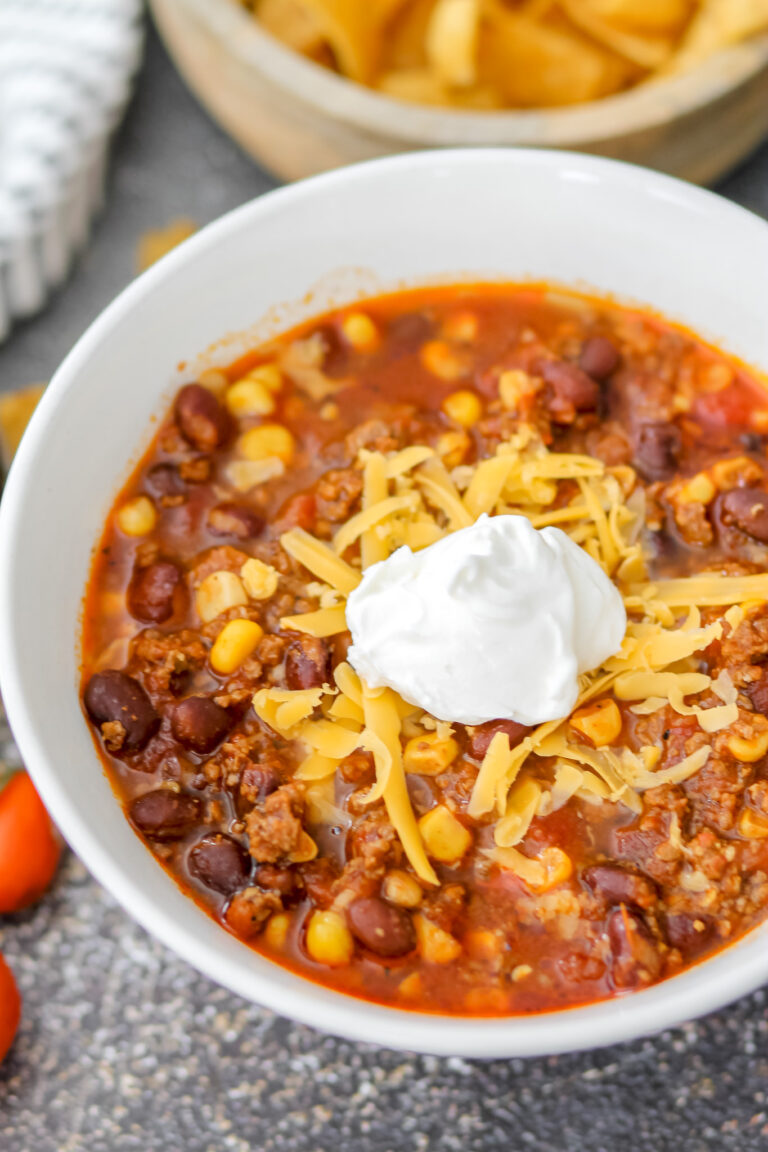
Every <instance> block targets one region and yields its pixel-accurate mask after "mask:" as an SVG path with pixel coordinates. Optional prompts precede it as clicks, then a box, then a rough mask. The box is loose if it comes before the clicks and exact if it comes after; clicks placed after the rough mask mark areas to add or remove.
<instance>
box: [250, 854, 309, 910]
mask: <svg viewBox="0 0 768 1152" xmlns="http://www.w3.org/2000/svg"><path fill="white" fill-rule="evenodd" d="M254 879H255V881H256V883H257V884H258V885H259V887H260V888H267V889H269V890H270V891H271V892H277V893H278V894H279V895H280V897H281V898H282V901H283V903H284V904H290V903H294V902H295V901H296V900H300V899H301V897H302V896H303V895H304V881H303V880H302V878H301V876H300V875H299V873H298V872H297V871H296V869H295V868H280V867H278V865H277V864H260V865H259V867H258V868H257V869H256V872H255V875H254Z"/></svg>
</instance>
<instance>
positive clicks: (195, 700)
mask: <svg viewBox="0 0 768 1152" xmlns="http://www.w3.org/2000/svg"><path fill="white" fill-rule="evenodd" d="M233 723H234V720H233V718H232V717H231V716H230V714H229V712H227V710H226V708H222V707H220V705H218V704H216V703H214V701H213V700H211V699H210V697H209V696H188V697H187V698H186V700H181V701H180V702H179V703H178V704H177V705H176V707H175V708H174V710H173V713H172V714H171V732H172V733H173V735H174V737H175V738H176V740H178V742H179V744H183V745H184V747H185V748H189V749H190V750H191V751H193V752H200V753H205V752H212V751H213V749H214V748H215V747H216V745H217V744H220V743H221V741H222V740H223V739H224V737H225V736H226V735H227V733H228V732H229V730H230V728H231V727H232V725H233Z"/></svg>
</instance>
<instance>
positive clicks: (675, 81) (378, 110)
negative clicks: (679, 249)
mask: <svg viewBox="0 0 768 1152" xmlns="http://www.w3.org/2000/svg"><path fill="white" fill-rule="evenodd" d="M150 6H151V8H152V11H153V14H154V18H155V21H156V23H157V26H158V28H159V30H160V33H161V35H162V36H163V39H164V40H165V43H166V45H167V47H168V50H169V52H170V54H171V56H172V57H173V59H174V61H175V63H176V65H177V67H178V68H179V71H180V72H181V74H182V75H183V77H184V78H185V80H186V81H187V83H188V84H189V86H190V88H191V89H192V91H193V92H194V93H195V94H196V95H197V97H198V98H199V100H200V101H201V103H202V104H203V105H204V106H205V107H206V108H207V110H208V111H209V112H210V114H211V115H212V116H213V117H214V119H215V120H217V121H218V122H219V124H221V126H222V127H223V128H224V129H225V130H226V131H227V132H228V133H229V134H230V135H231V136H233V137H234V139H235V140H237V141H238V143H239V144H240V145H241V146H242V147H243V148H244V149H245V150H246V151H247V152H249V153H250V154H251V155H252V156H254V157H255V158H256V159H257V160H259V161H260V162H261V163H262V164H264V165H265V166H266V167H267V168H269V169H271V170H272V171H273V172H275V173H276V174H277V175H278V176H280V177H282V178H284V179H286V180H295V179H297V178H299V177H302V176H309V175H311V174H313V173H315V172H322V171H326V170H327V169H330V168H336V167H338V166H339V165H342V164H350V163H353V162H355V161H358V160H368V159H371V158H373V157H375V156H383V155H387V154H390V153H393V152H404V151H409V150H412V149H420V148H437V147H446V146H469V147H471V146H488V145H507V146H513V145H516V146H520V147H546V148H569V149H574V150H578V151H581V152H594V153H597V154H599V155H602V156H611V157H614V158H615V159H618V160H627V161H630V162H632V163H636V164H645V165H647V166H648V167H651V168H657V169H660V170H661V171H664V172H670V173H672V174H673V175H675V176H681V177H683V178H684V179H686V180H691V181H693V182H695V183H699V184H707V183H711V182H712V181H714V180H716V179H717V178H718V177H719V176H721V175H722V174H723V173H724V172H727V171H728V170H729V169H730V168H732V167H734V165H736V164H737V163H738V162H739V161H740V160H741V159H743V157H744V156H746V155H747V153H749V152H750V151H751V150H752V149H753V148H755V147H756V146H757V145H758V144H759V143H760V141H761V140H762V139H763V138H764V137H765V136H766V135H768V35H766V36H761V37H758V38H756V39H753V40H750V41H747V42H745V43H743V44H739V45H737V46H736V47H733V48H728V49H726V50H723V51H722V52H719V53H718V54H717V55H715V56H713V57H711V58H710V59H709V60H707V61H705V62H704V63H703V64H701V65H700V66H699V67H698V68H696V69H695V70H694V71H691V72H689V73H686V74H684V75H681V76H674V77H670V78H667V79H664V80H659V81H654V82H653V83H649V84H645V85H640V86H639V87H637V88H634V89H631V90H630V91H627V92H623V93H621V94H620V95H617V96H609V97H607V98H605V99H603V100H599V101H595V102H593V103H590V104H581V105H577V106H572V107H569V108H560V109H546V110H542V111H535V110H534V111H529V110H526V111H520V112H515V111H510V112H466V111H448V110H445V109H441V108H428V107H423V106H420V105H413V104H405V103H402V102H400V101H398V100H393V99H391V98H389V97H386V96H382V95H380V94H379V93H377V92H373V91H370V90H369V89H367V88H364V87H362V86H360V85H358V84H354V83H352V82H350V81H348V80H345V79H343V78H342V77H340V76H337V75H335V74H334V73H332V72H330V71H328V70H327V69H325V68H322V67H320V66H318V65H316V64H313V63H311V62H310V61H308V60H305V59H304V58H303V57H301V56H299V55H298V54H296V53H294V52H291V51H290V50H288V49H287V48H284V47H283V46H282V45H281V44H280V43H278V42H277V41H276V40H275V39H274V38H273V37H271V36H269V35H267V34H266V33H265V32H263V31H262V30H261V28H260V27H259V25H258V24H257V22H256V21H255V20H254V19H253V18H252V17H251V16H250V15H249V14H248V13H247V12H246V11H245V10H244V9H243V8H242V7H240V6H239V5H238V4H237V3H236V0H150Z"/></svg>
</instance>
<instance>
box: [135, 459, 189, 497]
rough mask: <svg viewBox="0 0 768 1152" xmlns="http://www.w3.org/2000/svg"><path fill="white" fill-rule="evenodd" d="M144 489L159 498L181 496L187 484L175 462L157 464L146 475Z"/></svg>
mask: <svg viewBox="0 0 768 1152" xmlns="http://www.w3.org/2000/svg"><path fill="white" fill-rule="evenodd" d="M144 489H145V491H146V492H148V493H149V495H150V496H154V497H155V499H156V500H159V499H161V498H162V497H163V496H181V495H182V494H183V493H184V492H185V491H186V485H185V484H184V481H183V480H182V478H181V476H179V470H178V468H177V467H176V465H175V464H155V465H154V466H153V467H152V468H150V470H149V471H148V472H147V474H146V476H145V477H144Z"/></svg>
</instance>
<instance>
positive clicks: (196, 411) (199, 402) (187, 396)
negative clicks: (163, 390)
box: [176, 384, 232, 452]
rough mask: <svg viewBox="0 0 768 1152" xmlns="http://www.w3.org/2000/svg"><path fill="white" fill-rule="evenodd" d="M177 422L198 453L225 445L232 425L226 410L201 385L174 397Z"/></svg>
mask: <svg viewBox="0 0 768 1152" xmlns="http://www.w3.org/2000/svg"><path fill="white" fill-rule="evenodd" d="M176 420H177V423H178V425H179V428H180V429H181V432H182V435H183V436H184V438H185V439H186V440H188V441H189V443H190V444H192V445H193V446H194V447H195V448H198V449H199V450H200V451H201V452H212V451H213V450H214V448H220V447H221V446H222V444H225V443H226V441H227V440H228V438H229V435H230V432H231V428H232V425H231V421H230V419H229V415H228V414H227V411H226V409H225V408H223V407H222V405H221V404H220V403H219V401H218V400H217V399H216V397H215V396H214V395H213V393H212V392H210V391H209V390H208V389H207V388H203V386H202V384H187V385H186V386H185V387H184V388H182V389H181V391H180V392H179V394H178V396H177V397H176Z"/></svg>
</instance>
